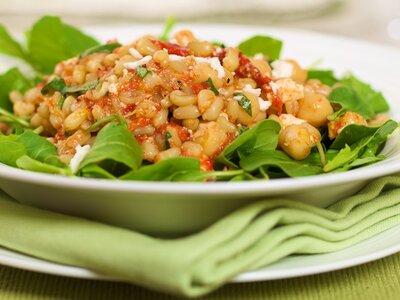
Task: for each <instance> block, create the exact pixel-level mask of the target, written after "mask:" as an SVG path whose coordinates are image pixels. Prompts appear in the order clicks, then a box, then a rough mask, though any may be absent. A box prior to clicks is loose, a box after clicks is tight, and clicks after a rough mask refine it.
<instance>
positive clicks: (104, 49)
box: [80, 43, 122, 58]
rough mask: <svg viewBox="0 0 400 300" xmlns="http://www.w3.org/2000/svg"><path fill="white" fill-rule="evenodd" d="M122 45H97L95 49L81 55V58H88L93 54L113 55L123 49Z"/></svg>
mask: <svg viewBox="0 0 400 300" xmlns="http://www.w3.org/2000/svg"><path fill="white" fill-rule="evenodd" d="M121 46H122V45H121V44H120V43H109V44H103V45H97V46H94V47H91V48H89V49H86V50H85V51H83V52H82V53H81V55H80V56H81V58H82V57H85V56H88V55H90V54H93V53H98V52H105V53H111V52H113V51H114V50H115V49H117V48H118V47H121Z"/></svg>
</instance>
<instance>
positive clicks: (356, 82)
mask: <svg viewBox="0 0 400 300" xmlns="http://www.w3.org/2000/svg"><path fill="white" fill-rule="evenodd" d="M340 82H341V83H342V84H343V85H345V86H347V87H350V88H352V89H353V90H354V91H355V92H356V93H357V94H358V95H359V96H360V98H362V99H363V101H364V102H366V103H368V104H369V105H370V106H372V108H373V110H374V112H375V113H380V112H385V111H388V110H389V104H388V103H387V102H386V99H385V97H384V96H383V94H382V93H381V92H378V91H376V90H374V89H373V88H372V87H371V86H370V85H369V84H368V83H366V82H363V81H361V80H360V79H358V78H356V77H355V76H354V75H353V74H349V75H348V76H346V77H345V78H343V79H342V80H340Z"/></svg>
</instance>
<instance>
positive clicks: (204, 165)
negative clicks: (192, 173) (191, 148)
mask: <svg viewBox="0 0 400 300" xmlns="http://www.w3.org/2000/svg"><path fill="white" fill-rule="evenodd" d="M200 170H201V171H212V170H214V161H213V160H212V159H210V158H208V157H207V156H203V157H202V158H200Z"/></svg>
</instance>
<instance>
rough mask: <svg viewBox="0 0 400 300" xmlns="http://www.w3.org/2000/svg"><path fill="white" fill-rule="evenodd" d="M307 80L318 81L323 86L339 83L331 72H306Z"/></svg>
mask: <svg viewBox="0 0 400 300" xmlns="http://www.w3.org/2000/svg"><path fill="white" fill-rule="evenodd" d="M307 79H318V80H319V81H321V82H322V83H323V84H326V85H329V86H332V85H334V84H335V83H336V82H338V81H339V80H338V79H337V78H336V77H335V74H334V73H333V71H332V70H315V69H314V70H308V75H307Z"/></svg>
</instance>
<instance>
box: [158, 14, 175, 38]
mask: <svg viewBox="0 0 400 300" xmlns="http://www.w3.org/2000/svg"><path fill="white" fill-rule="evenodd" d="M175 23H176V18H175V17H174V16H170V17H168V18H167V21H166V22H165V27H164V30H163V32H162V34H161V35H160V36H159V37H158V38H159V39H160V41H164V42H167V41H168V39H169V34H170V33H171V31H172V29H173V28H174V26H175Z"/></svg>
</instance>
